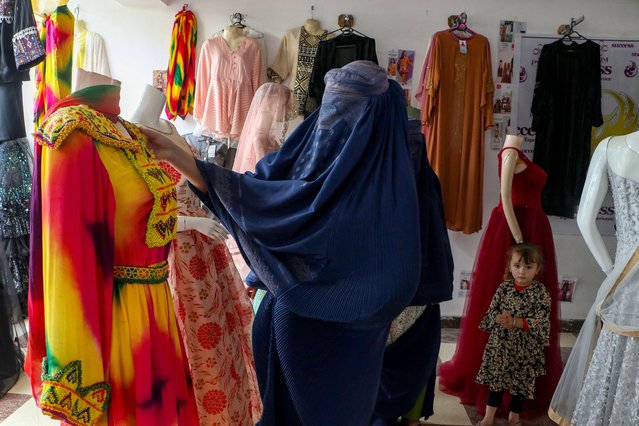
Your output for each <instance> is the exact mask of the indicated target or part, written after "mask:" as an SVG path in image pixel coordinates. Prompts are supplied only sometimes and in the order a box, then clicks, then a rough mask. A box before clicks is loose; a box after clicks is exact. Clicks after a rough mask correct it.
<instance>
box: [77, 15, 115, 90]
mask: <svg viewBox="0 0 639 426" xmlns="http://www.w3.org/2000/svg"><path fill="white" fill-rule="evenodd" d="M79 22H82V21H78V23H79ZM73 68H74V69H77V68H81V69H83V70H85V71H89V72H95V73H98V74H101V75H105V76H107V77H111V68H110V67H109V56H108V55H107V50H106V45H105V43H104V39H103V38H102V36H100V34H96V33H94V32H90V31H87V29H86V27H82V26H79V25H77V23H76V28H75V29H74V36H73ZM75 84H76V81H75V76H74V87H75Z"/></svg>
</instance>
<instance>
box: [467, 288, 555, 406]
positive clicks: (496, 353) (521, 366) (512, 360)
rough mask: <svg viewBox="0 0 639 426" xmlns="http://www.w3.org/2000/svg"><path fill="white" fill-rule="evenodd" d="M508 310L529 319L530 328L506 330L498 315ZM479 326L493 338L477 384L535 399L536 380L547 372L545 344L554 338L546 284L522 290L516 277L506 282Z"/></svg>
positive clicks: (485, 354)
mask: <svg viewBox="0 0 639 426" xmlns="http://www.w3.org/2000/svg"><path fill="white" fill-rule="evenodd" d="M504 311H508V312H510V313H511V315H512V316H513V317H517V318H525V319H526V321H527V323H528V328H529V329H528V330H527V331H524V330H522V329H520V328H511V329H506V328H504V327H502V326H501V325H499V324H497V323H495V317H496V316H497V315H498V314H500V313H502V312H504ZM479 328H481V329H482V330H484V331H487V332H488V333H490V337H489V339H488V343H487V344H486V348H485V349H484V356H483V358H482V364H481V368H480V369H479V373H478V374H477V383H481V384H484V385H487V386H488V387H489V388H490V390H492V391H500V390H504V389H505V390H508V391H510V393H511V394H518V395H524V396H525V397H526V398H528V399H533V397H534V393H535V379H536V378H537V377H539V376H541V375H544V374H546V369H545V362H544V346H547V345H548V339H549V337H550V295H549V294H548V292H547V291H546V288H545V287H544V285H543V284H541V283H540V282H538V281H533V283H532V284H530V285H529V286H528V287H526V288H525V289H524V290H521V291H518V290H517V289H516V288H515V285H514V281H513V280H508V281H504V282H503V283H502V284H501V285H500V286H499V288H498V289H497V292H496V293H495V296H494V297H493V300H492V302H491V303H490V307H489V308H488V312H486V315H484V318H483V320H482V321H481V323H480V324H479Z"/></svg>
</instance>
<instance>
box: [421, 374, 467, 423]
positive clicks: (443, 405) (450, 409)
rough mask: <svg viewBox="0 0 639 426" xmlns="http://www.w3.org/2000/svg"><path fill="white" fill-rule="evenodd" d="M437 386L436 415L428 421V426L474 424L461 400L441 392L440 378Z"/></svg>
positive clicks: (434, 408)
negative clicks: (434, 425) (435, 425)
mask: <svg viewBox="0 0 639 426" xmlns="http://www.w3.org/2000/svg"><path fill="white" fill-rule="evenodd" d="M436 386H437V387H436V391H435V405H434V407H433V410H434V411H435V414H434V415H433V416H431V417H430V418H429V419H428V421H427V424H429V425H433V424H437V425H451V426H453V425H454V426H463V425H470V424H472V423H470V419H469V418H468V414H466V410H465V409H464V406H463V405H461V404H460V403H459V399H458V398H457V397H454V396H451V395H447V394H445V393H443V392H440V391H439V378H438V379H437V385H436Z"/></svg>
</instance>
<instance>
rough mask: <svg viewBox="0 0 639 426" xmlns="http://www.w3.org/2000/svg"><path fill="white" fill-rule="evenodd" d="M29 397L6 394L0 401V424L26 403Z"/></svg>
mask: <svg viewBox="0 0 639 426" xmlns="http://www.w3.org/2000/svg"><path fill="white" fill-rule="evenodd" d="M29 399H31V397H30V396H29V395H17V394H13V393H8V394H6V395H5V396H3V397H2V398H1V399H0V424H2V425H4V423H3V422H2V421H3V420H4V419H6V418H7V417H9V416H10V415H11V414H13V413H14V412H15V411H16V410H17V409H18V408H20V407H22V405H23V404H24V403H25V402H27V401H28V400H29Z"/></svg>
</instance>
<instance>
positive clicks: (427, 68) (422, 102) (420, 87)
mask: <svg viewBox="0 0 639 426" xmlns="http://www.w3.org/2000/svg"><path fill="white" fill-rule="evenodd" d="M434 39H435V35H433V37H431V39H430V40H429V41H428V48H427V49H426V57H425V58H424V64H423V65H422V72H421V75H420V76H419V83H418V84H417V93H415V99H417V102H419V110H420V111H424V110H425V108H426V98H427V96H426V84H427V83H428V76H429V74H430V72H431V67H432V66H433V64H432V62H431V56H432V48H433V40H434ZM422 133H423V134H424V136H428V125H427V124H426V121H422Z"/></svg>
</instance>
